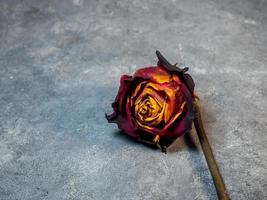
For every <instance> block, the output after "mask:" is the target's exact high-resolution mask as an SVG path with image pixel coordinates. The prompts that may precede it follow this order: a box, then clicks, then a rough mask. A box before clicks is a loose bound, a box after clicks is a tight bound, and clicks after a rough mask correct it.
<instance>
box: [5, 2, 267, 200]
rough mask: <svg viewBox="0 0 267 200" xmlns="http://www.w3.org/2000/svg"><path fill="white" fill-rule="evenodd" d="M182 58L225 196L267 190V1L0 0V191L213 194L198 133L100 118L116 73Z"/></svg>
mask: <svg viewBox="0 0 267 200" xmlns="http://www.w3.org/2000/svg"><path fill="white" fill-rule="evenodd" d="M156 49H159V50H160V51H161V52H162V53H163V54H164V55H166V57H167V58H168V59H169V60H170V61H171V62H173V63H175V62H179V63H182V64H183V65H185V66H188V67H189V68H190V73H191V74H192V76H193V77H194V79H195V82H196V89H197V92H198V94H199V96H200V98H201V100H202V101H201V102H202V111H203V118H204V122H205V126H206V130H207V133H208V137H209V139H210V142H211V145H212V147H213V149H214V153H215V156H216V158H217V160H218V164H219V167H220V169H221V172H222V175H223V177H224V179H225V183H226V185H227V188H228V191H229V193H230V196H231V198H232V199H254V200H262V199H267V150H266V146H267V137H266V134H267V66H266V65H267V1H263V0H236V1H232V0H201V1H199V0H184V1H179V0H177V1H175V0H172V1H167V0H166V1H152V0H148V1H141V0H131V1H130V0H128V1H115V0H113V1H111V0H107V1H100V0H99V1H86V0H84V1H83V0H72V1H71V0H65V1H54V0H46V1H41V0H39V1H38V0H35V1H34V0H24V1H19V0H0V199H1V200H15V199H22V200H31V199H34V200H35V199H36V200H39V199H47V200H50V199H51V200H58V199H63V200H65V199H66V200H67V199H68V200H69V199H70V200H72V199H73V200H74V199H75V200H76V199H77V200H78V199H81V200H83V199H90V200H102V199H103V200H116V199H121V200H139V199H140V200H150V199H153V200H163V199H164V200H173V199H181V200H194V199H203V200H204V199H208V200H212V199H216V198H217V197H216V191H215V188H214V185H213V182H212V179H211V176H210V174H209V171H208V169H207V164H206V161H205V158H204V157H203V154H202V151H201V148H199V145H198V142H197V140H196V138H195V133H194V132H192V133H191V134H190V135H188V136H187V137H184V138H180V139H179V140H178V141H177V142H176V143H175V144H174V145H173V146H172V147H171V149H170V152H169V153H168V154H167V155H166V154H163V153H161V152H160V151H159V150H154V149H151V148H148V147H146V146H143V145H142V144H139V143H137V142H135V141H133V140H130V139H129V138H127V137H126V136H124V135H123V134H122V133H120V132H119V131H118V130H117V127H116V126H115V125H114V124H108V123H107V122H106V120H105V118H104V114H105V112H111V111H112V109H111V106H110V104H111V102H112V101H113V100H114V97H115V95H116V92H117V90H118V86H119V77H120V75H122V74H125V73H126V74H131V73H133V72H134V70H136V69H138V68H139V67H142V66H147V65H151V64H155V63H156V56H155V50H156Z"/></svg>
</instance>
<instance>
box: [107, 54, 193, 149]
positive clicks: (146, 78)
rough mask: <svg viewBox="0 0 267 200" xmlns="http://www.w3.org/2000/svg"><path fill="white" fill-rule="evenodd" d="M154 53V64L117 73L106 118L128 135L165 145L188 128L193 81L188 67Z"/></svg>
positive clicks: (191, 105)
mask: <svg viewBox="0 0 267 200" xmlns="http://www.w3.org/2000/svg"><path fill="white" fill-rule="evenodd" d="M156 55H157V57H158V64H157V66H150V67H145V68H141V69H139V70H137V71H136V72H135V73H134V75H133V76H128V75H123V76H121V80H120V87H119V91H118V94H117V97H116V99H115V101H114V102H113V103H112V107H113V109H114V112H113V113H112V114H111V115H106V118H107V120H108V122H113V123H117V125H118V128H119V129H121V130H123V131H124V132H125V133H126V134H127V135H129V136H131V137H134V138H137V139H141V140H142V141H146V142H148V143H154V144H157V145H158V144H159V145H160V146H165V145H166V144H170V141H173V140H174V139H176V138H177V137H179V136H181V135H183V134H185V133H186V132H188V131H189V130H191V128H192V121H193V119H194V107H193V100H194V98H195V96H194V86H195V84H194V81H193V79H192V78H191V76H190V75H189V74H187V73H186V71H187V70H188V68H184V69H180V68H179V67H177V66H176V65H171V64H170V63H169V62H168V61H167V60H166V59H165V58H164V57H163V56H162V55H161V53H160V52H159V51H156Z"/></svg>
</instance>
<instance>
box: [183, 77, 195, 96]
mask: <svg viewBox="0 0 267 200" xmlns="http://www.w3.org/2000/svg"><path fill="white" fill-rule="evenodd" d="M184 81H185V84H186V86H187V88H188V90H189V91H190V93H191V94H193V91H194V88H195V83H194V80H193V79H192V77H191V76H190V75H189V74H184Z"/></svg>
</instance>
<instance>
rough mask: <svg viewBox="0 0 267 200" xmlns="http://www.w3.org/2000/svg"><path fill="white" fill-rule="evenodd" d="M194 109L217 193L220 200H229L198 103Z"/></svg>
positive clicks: (199, 135)
mask: <svg viewBox="0 0 267 200" xmlns="http://www.w3.org/2000/svg"><path fill="white" fill-rule="evenodd" d="M194 107H195V119H194V125H195V129H196V132H197V135H198V138H199V142H200V144H201V147H202V150H203V153H204V155H205V158H206V161H207V163H208V167H209V170H210V173H211V176H212V178H213V182H214V185H215V188H216V191H217V195H218V199H219V200H229V199H230V197H229V195H228V193H227V190H226V187H225V184H224V181H223V178H222V175H221V173H220V170H219V168H218V165H217V163H216V160H215V158H214V155H213V152H212V149H211V146H210V144H209V141H208V138H207V135H206V133H205V129H204V127H203V123H202V119H201V114H200V108H199V105H198V104H197V103H196V102H194Z"/></svg>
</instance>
